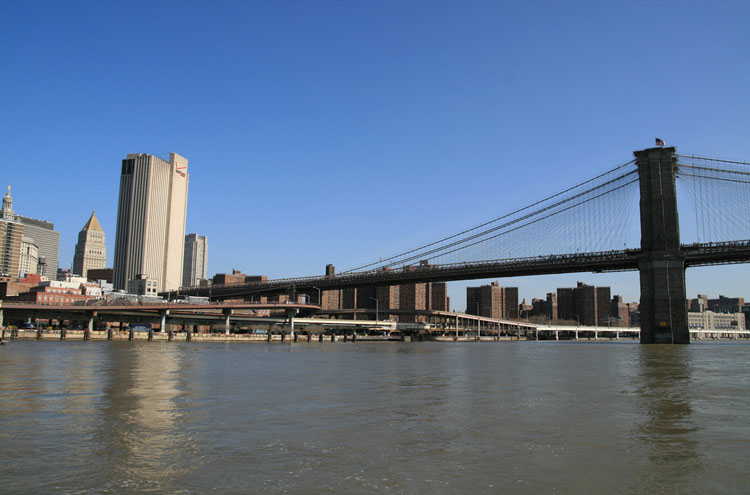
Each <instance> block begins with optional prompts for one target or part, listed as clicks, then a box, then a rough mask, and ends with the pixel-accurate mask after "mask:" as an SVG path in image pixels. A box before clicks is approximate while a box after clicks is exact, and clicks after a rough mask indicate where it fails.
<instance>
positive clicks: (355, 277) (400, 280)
mask: <svg viewBox="0 0 750 495" xmlns="http://www.w3.org/2000/svg"><path fill="white" fill-rule="evenodd" d="M680 254H681V255H684V257H685V266H686V267H692V266H705V265H721V264H732V263H747V262H750V240H743V241H730V242H711V243H696V244H683V245H682V247H681V250H680ZM641 258H642V255H641V250H640V249H626V250H620V251H603V252H593V253H574V254H559V255H550V256H536V257H531V258H515V259H508V260H492V261H481V262H471V263H453V264H448V265H425V266H408V267H401V268H394V269H392V270H374V271H367V272H352V273H342V274H339V275H335V276H318V277H301V278H288V279H277V280H268V281H264V282H250V283H244V284H234V285H212V286H209V287H184V288H181V289H180V290H177V291H171V292H163V293H161V294H160V295H161V296H164V297H167V298H168V299H174V298H179V297H183V296H186V295H190V296H203V297H209V298H210V299H212V300H223V299H242V298H245V299H249V298H250V297H252V296H253V295H259V294H273V293H283V292H289V291H292V290H294V291H297V292H305V293H308V294H312V293H314V292H315V291H316V290H318V289H319V290H323V291H325V290H337V289H346V288H350V287H367V286H384V285H399V284H406V283H423V282H447V281H452V280H472V279H483V278H507V277H522V276H528V275H550V274H557V273H576V272H611V271H627V270H637V269H638V264H639V261H640V260H641Z"/></svg>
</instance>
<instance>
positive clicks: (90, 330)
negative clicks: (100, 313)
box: [88, 311, 96, 332]
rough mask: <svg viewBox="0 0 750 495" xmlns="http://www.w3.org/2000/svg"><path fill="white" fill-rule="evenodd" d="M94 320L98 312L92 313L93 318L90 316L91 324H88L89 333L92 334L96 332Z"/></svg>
mask: <svg viewBox="0 0 750 495" xmlns="http://www.w3.org/2000/svg"><path fill="white" fill-rule="evenodd" d="M94 318H96V311H94V312H92V313H91V316H89V322H88V331H89V332H92V331H93V330H94Z"/></svg>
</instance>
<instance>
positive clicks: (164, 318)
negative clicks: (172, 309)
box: [149, 309, 169, 340]
mask: <svg viewBox="0 0 750 495" xmlns="http://www.w3.org/2000/svg"><path fill="white" fill-rule="evenodd" d="M159 315H160V316H161V321H160V322H159V332H161V333H164V331H165V330H166V328H167V315H169V310H168V309H163V310H161V311H159ZM149 340H150V339H149Z"/></svg>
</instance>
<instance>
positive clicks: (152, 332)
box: [148, 328, 154, 342]
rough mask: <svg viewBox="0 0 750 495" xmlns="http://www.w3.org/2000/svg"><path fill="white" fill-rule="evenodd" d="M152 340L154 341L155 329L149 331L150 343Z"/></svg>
mask: <svg viewBox="0 0 750 495" xmlns="http://www.w3.org/2000/svg"><path fill="white" fill-rule="evenodd" d="M152 340H154V329H153V328H149V329H148V341H149V342H151V341H152Z"/></svg>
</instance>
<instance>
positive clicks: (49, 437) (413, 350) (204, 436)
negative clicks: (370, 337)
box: [0, 341, 750, 494]
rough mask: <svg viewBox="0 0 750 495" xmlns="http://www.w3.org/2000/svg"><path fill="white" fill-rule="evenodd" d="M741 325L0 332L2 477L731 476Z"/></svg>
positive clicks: (71, 483)
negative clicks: (678, 337)
mask: <svg viewBox="0 0 750 495" xmlns="http://www.w3.org/2000/svg"><path fill="white" fill-rule="evenodd" d="M748 455H750V344H745V343H696V344H691V345H689V346H640V345H638V344H636V343H572V342H565V343H548V342H501V343H480V344H477V343H443V344H441V343H427V342H425V343H374V344H368V343H354V344H352V343H347V344H344V343H335V344H331V343H323V344H317V343H316V344H245V345H242V344H232V345H225V344H191V343H147V342H143V343H134V342H72V341H70V342H36V341H14V342H12V343H10V344H9V345H6V346H3V347H0V493H23V494H26V493H70V494H74V493H75V494H79V493H143V492H150V493H205V492H209V491H214V492H216V493H299V494H302V493H304V494H308V493H341V494H344V493H410V494H411V493H446V494H447V493H471V494H474V493H504V494H505V493H510V494H513V493H522V494H526V493H528V494H537V493H571V494H573V493H576V494H577V493H623V494H624V493H628V494H629V493H659V494H661V493H680V494H683V493H695V494H698V493H700V494H707V493H722V494H724V493H748V491H749V490H750V475H748V472H749V471H748V467H747V466H748Z"/></svg>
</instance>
